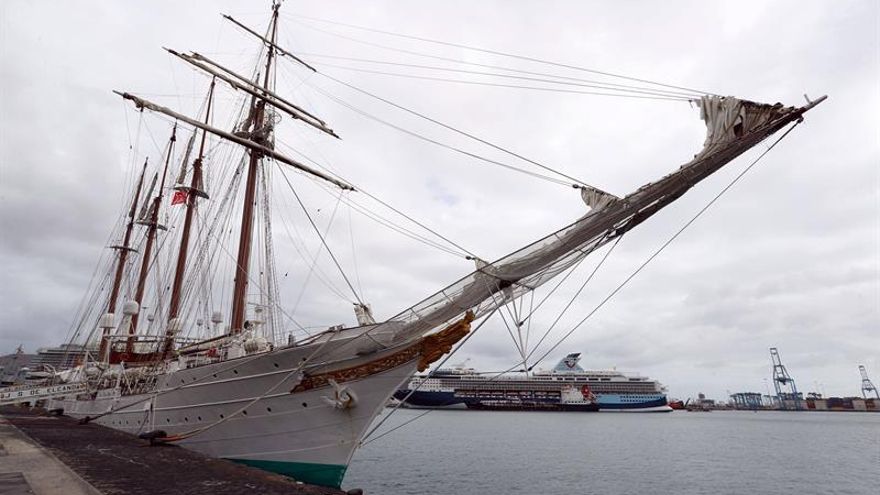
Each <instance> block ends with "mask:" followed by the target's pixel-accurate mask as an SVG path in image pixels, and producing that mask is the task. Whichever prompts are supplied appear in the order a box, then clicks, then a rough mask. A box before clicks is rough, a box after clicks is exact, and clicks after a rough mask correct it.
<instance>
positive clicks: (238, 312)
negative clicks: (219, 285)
mask: <svg viewBox="0 0 880 495" xmlns="http://www.w3.org/2000/svg"><path fill="white" fill-rule="evenodd" d="M279 7H280V4H275V5H274V7H273V11H272V21H271V28H270V29H271V32H270V34H269V39H270V40H272V42H273V43H274V42H275V38H276V35H277V34H278V8H279ZM274 56H275V47H274V46H273V45H271V44H270V45H268V52H267V56H266V69H265V73H264V79H263V87H264V88H269V78H270V74H271V71H272V59H273V58H274ZM265 110H266V102H265V100H258V99H257V98H254V99H253V102H252V104H251V112H250V115H251V118H250V121H249V125H248V131H249V132H250V133H251V136H252V137H251V139H252V140H253V141H256V142H258V143H260V144H266V143H265V142H264V141H265V140H266V139H267V138H268V136H269V129H264V128H263V127H264V125H265V123H264V117H265ZM262 157H263V155H262V153H260V152H259V151H258V150H255V149H251V150H250V162H249V163H248V172H247V174H248V175H247V183H246V185H245V193H244V207H243V208H242V215H241V233H240V235H239V240H238V258H237V260H236V265H237V266H236V270H235V286H234V288H233V291H232V319H231V322H230V325H231V326H230V328H231V331H232V333H239V332H241V331H242V330H243V329H244V319H245V314H246V311H247V288H248V278H249V269H250V261H251V241H252V237H253V230H254V203H255V200H256V189H257V172H258V168H259V165H260V159H261V158H262Z"/></svg>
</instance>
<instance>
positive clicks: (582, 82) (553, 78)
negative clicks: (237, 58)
mask: <svg viewBox="0 0 880 495" xmlns="http://www.w3.org/2000/svg"><path fill="white" fill-rule="evenodd" d="M302 55H306V56H310V57H317V58H326V59H332V60H344V61H348V62H362V63H367V64H375V65H390V66H394V67H409V68H412V69H427V70H435V71H442V72H457V73H459V74H470V75H477V76H490V77H500V78H505V79H517V80H521V81H534V82H543V83H549V84H559V85H564V86H578V87H583V88H593V89H603V90H608V91H618V92H620V93H634V94H645V95H651V96H657V97H668V98H671V99H680V100H692V99H694V98H697V97H699V96H702V95H699V94H694V93H681V92H677V91H667V90H657V89H653V88H646V87H639V86H625V85H620V84H614V83H608V82H603V81H596V80H592V79H581V78H578V77H568V76H558V75H555V74H546V73H542V72H534V71H527V70H518V69H509V68H500V69H501V70H507V71H511V72H516V73H520V74H529V75H528V76H515V75H512V74H501V73H498V72H484V71H474V70H465V69H455V68H452V67H441V66H439V65H424V64H407V63H404V62H392V61H388V60H376V59H369V58H359V57H344V56H340V55H326V54H322V53H306V52H304V53H302ZM315 63H317V64H327V63H326V62H315ZM480 65H482V64H480ZM345 68H350V67H345ZM532 76H542V77H532ZM602 95H605V93H602ZM607 96H615V95H607ZM617 96H623V95H617Z"/></svg>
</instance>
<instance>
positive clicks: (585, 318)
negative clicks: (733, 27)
mask: <svg viewBox="0 0 880 495" xmlns="http://www.w3.org/2000/svg"><path fill="white" fill-rule="evenodd" d="M801 122H802V120H797V121H795V123H794V124H793V125H792V126H791V127H789V128H788V129H787V130H786V131H785V132H784V133H782V135H781V136H779V138H777V139H776V141H774V142H773V143H772V144H771V145H770V146H769V147H768V148H767V149H766V150H764V151H763V152H762V153H761V154H760V155H758V157H757V158H755V159H754V160H753V161H752V162H751V163H750V164H749V165H748V166H747V167H746V168H744V169H743V170H742V171H741V172H740V173H739V174H737V176H736V177H734V178H733V180H731V181H730V183H728V184H727V185H726V186H724V188H723V189H721V191H719V192H718V193H717V194H716V195H715V196H714V197H713V198H712V199H711V200H710V201H709V202H708V203H706V205H705V206H703V207H702V208H701V209H700V210H699V211H698V212H697V213H696V214H695V215H694V216H693V217H692V218H691V219H690V220H688V221H687V222H685V224H684V225H682V227H681V228H680V229H678V231H676V232H675V234H673V235H672V237H670V238H669V239H668V240H667V241H666V242H664V243H663V244H661V245H660V247H659V248H657V250H656V251H654V253H653V254H651V256H649V257H648V259H646V260H645V261H644V262H643V263H642V264H641V265H639V266H638V268H636V269H635V270H634V271H633V272H632V273H631V274H630V275H629V276H628V277H626V279H624V280H623V282H621V283H620V285H618V286H617V287H616V288H614V290H612V291H611V292H610V293H609V294H608V295H607V296H606V297H605V299H603V300H602V301H601V302H600V303H599V304H598V305H597V306H596V307H595V308H593V310H592V311H590V312H589V313H588V314H587V315H586V316H585V317H584V318H583V319H581V320H580V321H579V322H578V323H577V324H576V325H574V326H573V327H572V328H571V330H569V331H568V332H567V333H566V334H565V335H563V336H562V337H561V338H560V339H559V340H558V341H557V342H556V343H555V344H554V345H553V346H552V347H550V349H548V350H547V351H546V352H545V353H544V354H542V355H541V357H540V358H538V359H537V360H536V361H535V362H534V363H533V364H532V367H534V366H535V365H537V364H538V363H540V362H541V361H542V360H544V359H545V358H546V357H547V356H548V355H549V354H550V353H551V352H553V351H554V350H555V349H556V348H557V347H559V345H560V344H562V342H564V341H565V340H566V339H567V338H568V337H569V336H571V334H572V333H574V331H575V330H577V329H578V328H580V327H581V326H583V324H584V323H586V321H587V320H589V319H590V317H592V316H593V315H594V314H596V312H597V311H599V309H601V308H602V306H604V305H605V304H606V303H607V302H608V301H609V300H611V298H613V297H614V296H615V295H616V294H617V293H618V292H620V290H621V289H623V288H624V286H626V285H627V284H628V283H629V282H630V281H631V280H632V279H633V278H635V276H636V275H638V274H639V273H640V272H641V271H642V270H643V269H644V268H645V267H646V266H648V264H649V263H650V262H651V261H653V260H654V259H655V258H656V257H657V256H658V255H659V254H660V253H661V252H663V250H664V249H666V248H667V247H668V246H669V245H670V244H672V242H673V241H675V239H677V238H678V237H679V236H680V235H681V234H682V233H683V232H684V231H685V230H686V229H687V228H688V227H690V226H691V224H693V223H694V222H695V221H696V220H697V219H698V218H700V216H702V215H703V213H705V212H706V210H708V209H709V208H710V207H711V206H712V205H713V204H715V203H716V202H717V201H718V200H719V199H720V198H721V197H722V196H723V195H724V194H725V193H726V192H727V191H728V190H730V189H731V188H732V187H733V186H734V185H735V184H736V183H737V182H739V181H740V179H742V178H743V176H744V175H746V174H747V173H748V172H749V171H750V170H752V168H754V167H755V165H757V164H758V162H760V161H761V159H762V158H764V156H766V155H767V153H769V152H770V150H772V149H773V148H774V147H776V145H777V144H779V142H780V141H782V140H783V139H785V137H786V136H788V134H789V133H790V132H791V131H793V130H794V128H795V127H797V126H798V125H799V124H800V123H801ZM536 349H537V346H535V348H534V349H533V351H532V353H530V354H529V356H531V354H533V353H534V350H536ZM529 369H531V368H529ZM511 370H512V369H511ZM511 370H507V371H505V372H503V373H507V372H509V371H511Z"/></svg>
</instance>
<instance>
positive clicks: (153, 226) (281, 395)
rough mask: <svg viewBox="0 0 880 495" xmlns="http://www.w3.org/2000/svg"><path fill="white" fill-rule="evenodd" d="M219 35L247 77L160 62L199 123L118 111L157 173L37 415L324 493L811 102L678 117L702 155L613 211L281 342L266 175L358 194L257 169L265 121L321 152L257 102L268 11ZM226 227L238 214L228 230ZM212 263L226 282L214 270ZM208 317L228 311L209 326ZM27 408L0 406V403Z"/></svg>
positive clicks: (141, 176)
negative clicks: (134, 119) (228, 94)
mask: <svg viewBox="0 0 880 495" xmlns="http://www.w3.org/2000/svg"><path fill="white" fill-rule="evenodd" d="M226 17H227V19H229V20H230V21H231V22H233V23H235V25H236V26H238V28H240V29H242V30H243V31H245V32H247V33H248V35H249V36H253V39H254V40H255V42H258V43H259V44H260V46H261V53H262V55H261V60H260V62H259V64H258V65H257V67H256V68H255V69H254V70H253V71H252V72H251V73H249V74H246V75H243V74H240V73H238V72H235V71H233V70H231V69H229V68H227V67H225V66H223V65H221V64H220V63H219V62H216V61H215V60H213V59H212V58H210V57H208V56H205V55H203V54H199V53H180V52H177V51H173V50H169V52H170V53H171V54H172V55H173V56H174V57H175V58H177V59H180V60H182V61H183V62H184V63H186V64H189V65H190V66H192V68H193V69H194V70H196V71H198V72H200V73H202V74H204V75H205V76H207V79H209V80H210V89H209V91H208V96H207V98H206V100H205V104H204V106H203V112H202V114H203V115H202V117H201V118H193V117H189V116H186V115H183V114H182V113H179V112H177V111H174V110H171V109H169V108H166V107H164V106H161V105H159V104H157V103H155V102H152V101H149V100H147V99H144V98H142V97H139V96H136V95H134V94H131V93H128V92H120V93H119V95H120V96H121V97H122V98H124V99H125V100H127V101H130V102H131V103H133V104H134V105H135V107H136V108H137V109H139V110H140V111H141V119H143V118H144V117H143V115H144V114H145V113H146V114H147V115H148V116H149V115H155V116H156V117H155V118H163V119H165V120H166V121H167V120H168V119H170V121H171V122H173V126H174V127H173V130H172V131H171V135H170V138H169V139H168V142H167V145H166V147H165V150H164V151H163V153H162V156H161V159H159V160H153V161H152V162H151V163H147V162H144V163H143V165H142V166H139V167H138V168H137V175H136V176H135V177H136V178H135V179H133V180H132V183H131V185H132V186H133V187H132V192H131V196H130V197H129V199H130V201H129V202H128V204H127V205H126V208H125V211H124V212H123V216H122V221H121V222H120V224H119V225H118V228H117V230H116V231H115V234H114V235H115V236H116V237H115V238H116V239H117V242H116V243H115V244H114V245H113V246H111V247H112V251H111V252H112V253H113V255H112V257H109V258H108V259H107V261H108V263H107V268H108V269H107V271H106V276H105V277H104V278H103V279H100V280H99V281H98V282H97V283H95V284H94V286H93V287H92V288H93V289H94V290H92V291H91V293H90V294H91V295H89V296H87V297H86V299H85V301H84V303H83V306H82V308H81V310H80V312H79V314H78V315H77V332H76V334H75V336H74V338H73V339H71V340H72V341H73V340H77V341H79V342H80V343H85V344H87V345H90V346H93V347H90V348H91V349H93V351H92V352H91V353H89V354H88V356H87V358H86V359H85V360H83V362H81V363H80V364H79V365H78V366H76V367H75V368H73V369H71V370H68V371H65V372H62V373H59V374H58V375H57V376H56V377H55V382H54V383H53V384H52V387H51V388H50V389H45V390H43V391H42V392H40V393H44V394H45V396H46V397H50V400H49V401H48V404H47V407H48V408H50V409H56V410H60V411H63V413H64V414H66V415H69V416H72V417H75V418H82V419H83V420H86V421H91V422H94V423H97V424H101V425H104V426H107V427H110V428H114V429H117V430H120V431H124V432H127V433H131V434H133V435H146V436H149V437H150V438H152V439H153V440H154V441H160V442H168V443H174V444H178V445H181V446H183V447H186V448H189V449H193V450H195V451H198V452H202V453H205V454H207V455H210V456H215V457H219V458H226V459H232V460H235V461H238V462H241V463H244V464H248V465H251V466H256V467H258V468H262V469H266V470H270V471H274V472H278V473H283V474H287V475H290V476H292V477H294V478H296V479H298V480H302V481H305V482H311V483H316V484H322V485H328V486H339V485H340V483H341V481H342V479H343V476H344V473H345V471H346V468H347V466H348V464H349V462H350V461H351V458H352V455H353V453H354V452H355V449H356V448H357V447H358V445H359V442H361V440H362V437H363V436H364V435H365V433H366V432H367V430H368V428H369V426H370V424H371V423H372V422H373V420H374V419H375V418H376V417H377V416H378V415H379V414H380V412H381V411H382V410H383V407H384V406H385V404H386V402H387V401H388V400H389V399H390V398H391V396H392V395H393V394H394V393H395V391H397V390H399V389H401V388H404V386H405V385H406V384H407V383H408V382H409V381H410V379H411V377H412V376H413V374H414V373H416V372H420V371H426V370H427V369H428V368H429V367H430V366H431V364H432V363H434V362H435V361H437V360H438V359H440V358H441V357H442V356H444V355H445V354H447V353H449V352H450V351H451V350H453V348H454V347H455V346H457V345H461V344H462V343H463V341H464V340H466V339H467V338H468V336H469V335H472V332H473V330H472V326H474V327H475V328H476V325H480V324H482V323H483V322H484V321H486V320H487V319H488V318H490V317H491V316H492V315H493V314H495V313H496V312H497V311H499V309H500V308H505V307H507V306H508V305H511V304H513V303H514V302H516V301H518V300H520V298H522V296H523V295H525V294H528V293H530V292H532V291H534V290H536V289H538V288H539V287H541V286H542V285H543V284H545V283H547V282H548V281H549V280H551V279H553V278H554V277H556V276H558V275H560V274H563V273H570V271H571V270H572V269H573V268H574V267H576V266H577V265H578V264H579V263H580V262H581V261H582V260H583V259H584V258H585V257H587V256H589V255H590V254H592V253H594V252H596V251H597V250H599V249H600V248H601V247H603V246H606V245H608V244H609V243H611V242H614V241H616V240H617V239H619V238H620V237H621V236H623V235H624V234H626V233H627V232H628V231H630V230H631V229H633V228H634V227H635V226H637V225H639V224H640V223H642V222H644V221H645V220H647V219H648V218H649V217H651V216H652V215H654V214H655V213H657V212H658V211H660V210H661V209H663V208H664V207H665V206H667V205H668V204H670V203H672V202H673V201H674V200H676V199H677V198H679V197H681V196H682V195H683V194H684V193H685V192H687V191H688V190H689V189H691V188H692V187H694V186H695V185H696V184H697V183H699V182H700V181H702V180H703V179H705V178H706V177H708V176H710V175H711V174H713V173H714V172H716V171H717V170H719V169H720V168H721V167H723V166H724V165H725V164H727V163H729V162H730V161H731V160H733V159H735V158H736V157H738V156H739V155H741V154H742V153H743V152H745V151H746V150H748V149H750V148H751V147H753V146H755V145H756V144H758V143H760V142H762V141H764V140H765V139H766V138H767V137H768V136H771V135H773V134H774V133H777V132H778V131H780V130H783V129H785V128H787V127H789V126H790V125H791V124H792V123H795V122H798V121H800V120H801V119H802V116H803V114H804V113H805V112H806V111H808V110H809V109H811V108H812V107H813V106H815V105H816V104H817V103H818V102H819V101H821V99H820V100H817V101H813V102H808V104H806V105H805V106H802V107H789V106H783V105H781V104H775V105H767V104H761V103H755V102H752V101H746V100H742V99H737V98H733V97H722V96H717V95H712V94H697V95H694V96H691V97H687V98H682V97H679V98H680V99H683V100H684V101H691V102H693V103H695V104H696V105H698V107H699V110H700V116H701V118H702V119H703V120H704V121H705V123H706V127H707V136H706V140H705V145H704V147H703V149H702V150H701V151H699V153H697V154H696V155H695V156H694V158H693V160H691V161H689V162H688V163H685V164H684V165H682V166H681V167H680V168H679V169H678V170H676V171H674V172H672V173H670V174H668V175H666V176H665V177H662V178H660V179H659V180H656V181H653V182H649V183H647V184H645V185H644V186H642V187H640V188H638V189H637V190H635V191H633V192H632V193H630V194H628V195H626V196H623V197H618V196H615V195H613V194H611V193H608V192H605V191H602V190H600V189H598V188H596V187H593V186H590V185H587V184H584V183H580V182H578V181H572V182H569V183H568V184H567V185H566V187H569V190H572V186H573V191H574V192H576V193H579V194H580V195H581V197H582V198H583V200H584V202H585V205H586V209H587V211H586V212H585V213H584V214H583V216H581V217H580V218H578V219H577V220H576V221H574V222H572V223H570V224H568V225H565V226H563V227H561V228H559V229H558V230H555V231H553V232H550V233H549V234H547V235H546V236H545V237H542V238H540V239H537V240H534V241H532V242H529V243H528V244H526V245H525V246H524V247H522V248H520V249H517V250H515V251H513V252H512V253H511V254H508V255H506V256H504V257H502V258H500V259H497V260H495V261H492V262H489V261H484V260H481V259H479V258H476V257H472V260H471V261H472V262H473V263H475V265H476V267H475V269H474V270H473V271H472V272H471V273H469V274H468V275H466V276H464V277H463V278H461V279H459V280H457V281H454V282H453V283H451V284H450V285H448V286H447V287H444V288H442V289H441V290H439V291H436V292H435V293H433V294H431V295H429V296H428V297H426V298H424V299H423V300H421V301H419V302H417V303H416V304H414V305H413V306H411V307H409V308H406V309H404V310H402V311H400V312H399V313H397V314H396V315H394V316H392V317H390V318H387V319H384V320H381V321H376V320H375V318H374V316H373V315H372V312H371V309H370V306H369V305H367V304H365V303H363V302H362V301H360V299H359V300H358V302H357V303H356V304H355V308H354V309H355V313H356V316H357V322H358V324H357V325H354V326H334V327H331V328H328V329H326V330H323V331H319V332H317V333H314V334H312V335H311V336H309V337H306V338H301V339H283V338H278V332H277V329H278V328H280V327H282V326H283V325H284V322H286V321H288V319H289V318H288V316H289V315H287V314H286V313H285V310H284V307H283V305H281V304H280V301H279V300H278V299H279V297H278V291H277V278H278V274H276V273H275V272H274V265H273V264H272V262H271V260H272V259H273V257H274V252H273V244H272V225H271V224H272V222H271V220H272V218H273V217H272V212H271V208H270V204H271V203H270V202H269V200H268V195H269V194H268V191H269V190H270V189H271V186H270V182H271V181H272V180H273V174H271V173H270V170H272V169H271V167H270V166H269V165H273V166H276V167H277V168H276V169H275V170H276V171H278V170H280V175H282V176H283V178H284V179H285V180H288V179H287V176H286V175H284V174H285V170H287V171H294V172H296V173H297V174H300V175H301V176H304V177H306V178H308V179H309V180H311V181H313V183H315V184H318V185H319V186H320V187H324V188H326V189H328V190H331V191H334V195H338V196H339V197H347V196H348V195H356V194H358V189H357V188H355V187H354V186H353V185H352V184H351V183H349V182H348V181H346V180H345V179H344V178H342V177H340V176H338V175H336V174H334V173H331V172H329V171H326V170H322V169H320V168H319V167H317V166H312V165H309V164H307V163H305V162H303V161H300V160H297V159H294V158H291V157H290V156H287V155H286V154H282V153H281V152H279V151H278V150H277V149H276V146H275V145H276V138H275V131H276V126H277V124H279V122H280V121H281V120H282V119H288V120H291V121H294V122H296V123H297V124H298V125H305V126H308V127H311V128H313V129H316V130H318V131H320V133H322V134H323V135H326V136H327V137H329V138H337V137H338V136H337V135H336V133H335V132H334V131H333V130H332V128H331V127H330V126H329V125H328V124H327V123H326V122H324V121H323V120H322V119H321V118H319V117H318V116H316V115H313V114H312V113H311V112H309V111H308V110H306V109H304V107H303V105H301V104H298V103H294V102H292V101H290V100H289V99H287V98H285V97H284V96H282V95H281V94H279V93H278V92H277V91H276V89H275V87H274V80H275V75H276V74H277V72H276V71H277V67H278V64H279V62H281V61H282V60H285V61H287V62H290V63H293V64H296V65H297V66H299V67H300V68H302V70H309V71H315V69H314V68H313V67H312V66H311V65H309V64H308V63H306V62H305V61H303V60H302V59H301V58H300V57H297V56H296V55H294V54H293V52H291V51H290V50H289V49H288V48H285V47H282V46H279V44H278V43H279V41H278V36H277V35H278V24H279V5H275V6H274V8H273V10H272V14H271V20H270V22H269V25H268V28H267V29H266V30H265V32H264V33H259V32H257V31H256V30H255V29H253V28H251V27H248V26H246V25H245V24H243V23H241V22H239V21H237V20H235V19H233V18H231V17H229V16H226ZM315 72H318V71H315ZM318 73H320V72H318ZM221 85H222V86H225V87H226V88H227V89H228V88H231V89H232V90H234V91H236V92H238V93H239V94H243V95H244V97H245V98H244V99H243V101H244V105H243V106H242V108H241V111H240V113H239V114H238V115H237V119H236V121H235V122H234V123H233V124H232V125H228V126H225V127H224V126H219V125H213V124H212V116H213V114H212V112H213V111H214V109H215V105H216V103H217V102H216V98H215V96H214V94H215V92H216V90H217V88H218V87H220V86H221ZM621 88H626V86H618V87H617V88H616V89H614V90H618V91H619V90H621ZM609 91H611V90H609ZM642 92H644V91H642ZM670 94H671V93H670ZM147 118H150V117H147ZM182 136H184V137H186V138H182ZM179 141H185V143H186V144H185V145H179V144H178V142H179ZM218 143H226V144H223V145H222V146H220V145H219V144H218ZM229 143H231V144H229ZM236 150H237V151H236ZM221 155H222V156H221ZM224 157H225V159H227V160H228V161H230V162H233V163H234V166H233V167H231V169H230V170H231V171H229V172H228V173H220V172H215V171H212V166H213V165H212V161H214V160H216V161H219V160H220V159H221V158H224ZM230 157H232V158H230ZM235 157H239V158H238V159H235ZM178 166H179V168H178ZM218 168H219V167H218ZM275 175H276V176H277V175H279V174H275ZM276 178H277V177H276ZM291 190H292V191H293V194H294V195H296V191H295V188H294V187H291ZM296 199H297V201H299V196H296ZM172 208H174V209H175V210H174V214H169V213H168V212H169V210H170V209H172ZM233 212H235V213H238V212H240V216H239V220H238V221H236V220H234V219H233V218H232V217H233V214H232V213H233ZM236 216H237V215H236ZM310 221H311V219H310ZM312 226H315V225H314V222H312ZM315 230H316V235H318V236H320V235H321V232H320V229H318V228H317V227H316V226H315ZM229 232H233V233H232V234H229ZM321 241H322V244H323V247H324V248H326V250H327V252H328V253H329V254H330V257H331V258H333V255H332V251H330V249H329V246H327V245H326V243H325V242H324V238H323V237H321ZM160 252H161V253H162V256H164V257H162V258H160V256H159V254H158V253H160ZM224 256H228V257H230V258H231V259H232V262H231V263H227V266H231V267H232V268H231V269H223V268H221V266H223V265H222V264H221V262H220V260H221V259H224ZM333 259H334V261H335V258H333ZM255 290H256V292H257V295H254V291H255ZM227 304H228V306H226V305H227ZM221 305H222V306H226V307H227V309H226V310H218V309H216V308H218V307H221ZM286 318H288V319H286ZM26 394H27V392H26V391H20V390H5V391H3V392H2V395H0V399H2V400H0V402H2V401H8V400H15V397H19V398H20V397H22V396H23V395H26ZM37 395H38V393H37V392H33V396H34V397H36V396H37ZM586 402H589V401H586Z"/></svg>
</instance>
